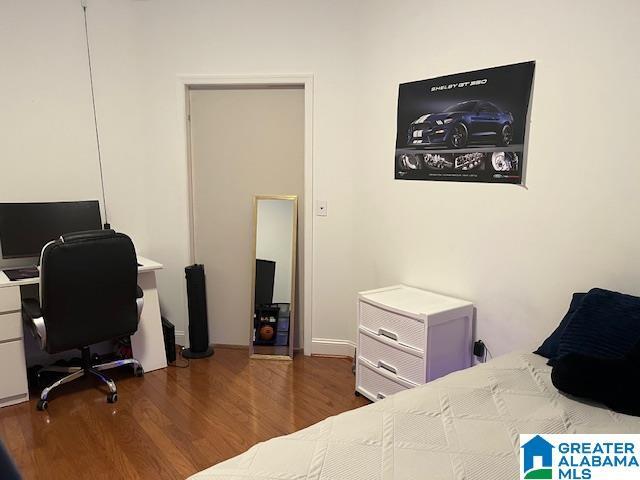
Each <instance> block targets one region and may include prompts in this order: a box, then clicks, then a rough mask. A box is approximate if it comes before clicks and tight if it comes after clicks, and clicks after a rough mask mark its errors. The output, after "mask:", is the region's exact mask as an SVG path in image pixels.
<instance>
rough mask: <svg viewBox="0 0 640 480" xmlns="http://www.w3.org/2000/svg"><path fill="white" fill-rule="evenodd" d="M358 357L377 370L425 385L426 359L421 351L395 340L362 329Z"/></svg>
mask: <svg viewBox="0 0 640 480" xmlns="http://www.w3.org/2000/svg"><path fill="white" fill-rule="evenodd" d="M358 343H359V345H360V351H359V352H358V355H359V356H360V357H361V358H363V359H365V360H367V361H369V362H370V363H371V364H372V365H375V366H376V367H377V368H381V369H383V370H387V371H388V372H389V373H391V374H393V375H396V376H398V377H400V378H402V379H405V380H409V381H410V382H414V383H424V380H425V378H424V358H423V355H422V351H421V350H417V349H415V348H410V347H405V346H403V345H400V344H398V343H397V342H395V341H394V340H390V339H389V338H387V337H385V336H382V335H378V334H375V333H373V332H370V331H369V330H367V329H366V328H364V327H361V328H360V333H359V337H358Z"/></svg>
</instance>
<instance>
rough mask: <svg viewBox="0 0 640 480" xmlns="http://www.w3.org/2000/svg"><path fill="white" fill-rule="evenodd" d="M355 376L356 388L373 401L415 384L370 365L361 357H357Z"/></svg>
mask: <svg viewBox="0 0 640 480" xmlns="http://www.w3.org/2000/svg"><path fill="white" fill-rule="evenodd" d="M356 378H357V380H358V385H357V390H358V391H359V392H360V393H362V395H364V396H365V397H367V398H369V399H370V400H374V401H375V400H382V399H383V398H386V397H388V396H389V395H393V394H394V393H398V392H401V391H403V390H406V389H407V388H411V387H415V386H416V384H412V383H410V382H407V381H405V380H402V379H400V378H398V377H396V376H395V375H392V374H389V373H387V372H386V371H384V370H381V369H378V368H376V367H374V366H373V365H370V364H369V363H368V362H367V361H366V360H363V359H362V358H360V359H358V368H357V370H356Z"/></svg>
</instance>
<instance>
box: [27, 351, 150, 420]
mask: <svg viewBox="0 0 640 480" xmlns="http://www.w3.org/2000/svg"><path fill="white" fill-rule="evenodd" d="M123 365H132V366H133V370H134V374H135V375H136V376H137V377H141V376H142V375H143V374H144V370H143V369H142V365H140V362H139V361H138V360H136V359H135V358H126V359H123V360H114V361H112V362H107V363H101V364H97V365H93V364H92V363H91V353H90V351H89V348H83V349H82V366H81V367H59V366H55V365H54V366H50V367H44V368H41V369H40V370H38V373H37V376H38V378H40V374H41V373H43V372H56V373H68V374H69V375H66V376H64V377H62V378H60V379H58V380H57V381H55V382H53V383H52V384H51V385H49V386H48V387H45V388H44V389H42V393H40V400H39V401H38V405H37V407H38V410H45V409H46V408H47V407H48V406H49V394H50V393H51V391H52V390H55V389H56V388H58V387H60V386H61V385H64V384H65V383H69V382H73V381H74V380H77V379H78V378H81V377H84V376H85V375H88V374H90V375H93V376H94V377H97V378H98V379H99V380H100V381H102V382H103V383H105V384H106V385H107V387H108V388H109V394H108V395H107V401H108V402H109V403H115V402H116V401H117V400H118V390H117V387H116V383H115V382H114V381H113V380H111V379H110V378H109V377H108V376H106V375H104V374H103V373H100V372H102V371H103V370H109V369H112V368H117V367H121V366H123Z"/></svg>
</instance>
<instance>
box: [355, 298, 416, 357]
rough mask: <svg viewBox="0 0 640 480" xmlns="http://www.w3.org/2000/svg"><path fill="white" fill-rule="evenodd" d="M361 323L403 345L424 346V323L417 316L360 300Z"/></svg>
mask: <svg viewBox="0 0 640 480" xmlns="http://www.w3.org/2000/svg"><path fill="white" fill-rule="evenodd" d="M360 325H362V326H363V327H366V328H368V329H369V330H371V331H372V332H375V333H377V334H379V335H384V336H386V337H389V338H391V339H393V340H396V341H397V342H398V343H401V344H403V345H408V346H410V347H413V348H417V349H419V350H422V349H423V348H424V344H425V341H424V323H423V322H421V321H419V320H416V319H415V318H411V317H406V316H404V315H400V314H397V313H393V312H390V311H388V310H385V309H383V308H379V307H376V306H374V305H371V304H370V303H367V302H360Z"/></svg>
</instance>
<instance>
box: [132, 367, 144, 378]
mask: <svg viewBox="0 0 640 480" xmlns="http://www.w3.org/2000/svg"><path fill="white" fill-rule="evenodd" d="M133 374H134V375H135V376H136V377H142V376H143V375H144V368H142V367H138V368H136V369H134V370H133Z"/></svg>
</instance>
